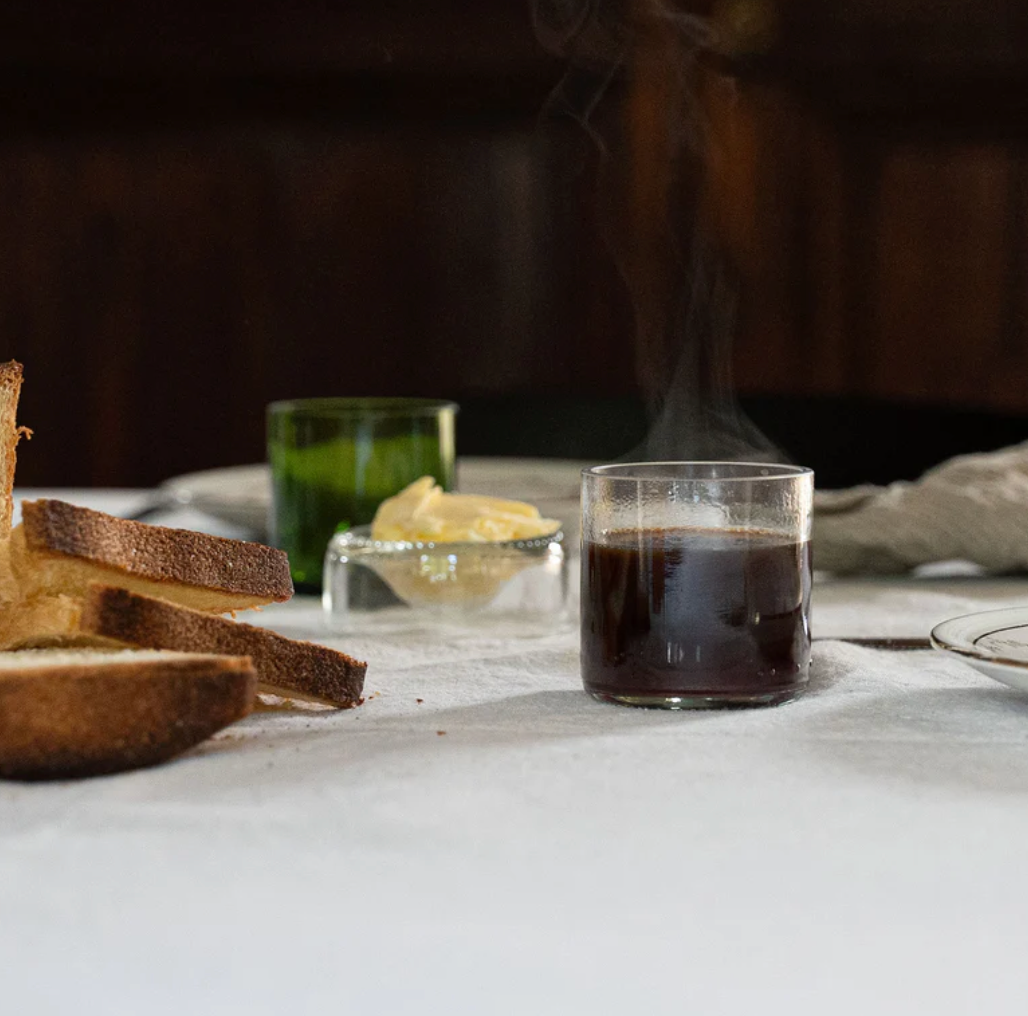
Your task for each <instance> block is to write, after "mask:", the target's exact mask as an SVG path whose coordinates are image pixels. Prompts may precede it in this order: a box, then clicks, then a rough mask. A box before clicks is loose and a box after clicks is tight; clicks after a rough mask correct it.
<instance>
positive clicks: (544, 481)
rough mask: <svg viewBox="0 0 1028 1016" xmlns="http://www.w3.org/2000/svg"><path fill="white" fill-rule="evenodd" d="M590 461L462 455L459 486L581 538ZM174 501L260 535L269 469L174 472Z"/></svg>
mask: <svg viewBox="0 0 1028 1016" xmlns="http://www.w3.org/2000/svg"><path fill="white" fill-rule="evenodd" d="M593 464H594V463H589V462H577V461H573V460H570V459H514V458H509V459H505V458H462V459H460V460H458V463H457V485H458V488H459V489H460V490H462V491H467V492H469V493H473V494H491V495H493V496H495V497H506V498H512V499H514V500H518V501H528V502H529V503H530V504H534V505H535V506H536V507H537V508H538V509H539V511H540V512H541V513H542V514H543V515H545V516H547V517H553V518H557V519H560V521H561V522H562V523H563V524H564V528H565V532H566V533H567V532H569V531H571V535H572V536H573V538H574V539H576V540H577V533H578V501H579V490H580V484H581V472H582V470H583V469H584V468H586V467H587V466H590V465H593ZM161 488H162V490H164V491H165V492H166V493H167V494H168V495H169V496H170V498H171V499H173V500H174V501H175V502H176V503H178V504H181V505H188V506H189V507H190V508H194V509H196V510H197V511H201V512H204V513H205V514H207V515H211V516H212V517H214V518H216V519H220V520H222V521H223V522H230V523H232V524H233V525H236V526H241V527H243V528H245V529H251V530H253V531H255V532H258V533H262V532H264V531H265V528H266V526H267V520H268V511H269V510H270V508H271V481H270V476H269V472H268V467H267V466H266V465H264V464H261V465H253V466H230V467H229V468H227V469H208V470H205V471H203V472H200V473H188V474H186V475H185V476H176V477H174V478H173V479H171V480H167V481H165V482H164V483H163V484H161Z"/></svg>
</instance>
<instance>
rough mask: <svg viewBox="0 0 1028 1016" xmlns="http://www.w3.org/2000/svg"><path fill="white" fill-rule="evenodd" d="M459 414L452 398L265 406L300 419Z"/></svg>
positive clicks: (362, 398) (333, 399)
mask: <svg viewBox="0 0 1028 1016" xmlns="http://www.w3.org/2000/svg"><path fill="white" fill-rule="evenodd" d="M447 410H451V411H452V412H454V413H457V412H459V411H460V406H459V405H458V404H457V403H456V402H454V401H453V400H452V399H430V398H422V397H419V396H409V397H408V396H404V395H395V396H393V395H387V396H377V395H354V396H349V395H340V396H331V395H330V396H324V397H321V398H317V397H315V398H308V399H279V400H277V401H275V402H270V403H269V404H268V414H269V415H271V414H280V413H293V414H296V415H299V416H329V417H361V416H380V417H385V416H435V415H437V414H439V413H441V412H445V411H447Z"/></svg>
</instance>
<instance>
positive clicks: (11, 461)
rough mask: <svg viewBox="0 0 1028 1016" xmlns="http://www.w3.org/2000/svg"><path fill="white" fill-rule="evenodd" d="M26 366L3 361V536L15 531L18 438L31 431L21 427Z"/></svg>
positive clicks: (0, 515)
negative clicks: (14, 496)
mask: <svg viewBox="0 0 1028 1016" xmlns="http://www.w3.org/2000/svg"><path fill="white" fill-rule="evenodd" d="M21 379H22V368H21V364H20V363H18V362H17V361H16V360H10V361H8V362H7V363H0V540H5V539H7V537H8V536H9V535H10V532H11V513H12V512H13V510H14V500H13V498H12V497H11V492H12V491H13V490H14V467H15V465H16V464H17V459H18V456H17V447H18V441H19V439H20V438H21V436H22V434H23V433H24V434H28V435H31V433H32V432H31V431H30V430H28V429H27V428H25V427H21V428H19V427H18V398H19V396H20V394H21Z"/></svg>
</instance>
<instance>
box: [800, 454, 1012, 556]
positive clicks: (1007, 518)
mask: <svg viewBox="0 0 1028 1016" xmlns="http://www.w3.org/2000/svg"><path fill="white" fill-rule="evenodd" d="M813 544H814V567H815V568H817V569H819V570H825V571H831V572H838V573H848V572H850V573H851V572H877V573H897V572H904V571H908V570H910V569H911V568H915V567H917V566H918V565H921V564H928V563H930V562H934V561H953V560H963V561H971V562H974V563H975V564H978V565H981V566H983V567H984V568H986V569H988V570H989V571H1028V442H1026V443H1024V444H1020V445H1015V446H1013V447H1011V448H1003V449H1001V450H1000V451H996V452H988V453H982V454H974V455H961V456H958V457H957V458H953V459H950V460H948V461H947V462H944V463H942V465H939V466H936V467H935V468H934V469H930V470H929V471H928V472H927V473H925V474H924V476H922V477H921V478H920V479H919V480H916V481H914V482H912V483H907V482H899V483H893V484H890V485H889V486H888V487H873V486H864V487H854V488H852V489H850V490H841V491H818V493H817V494H816V496H815V500H814V535H813Z"/></svg>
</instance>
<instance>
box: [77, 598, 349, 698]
mask: <svg viewBox="0 0 1028 1016" xmlns="http://www.w3.org/2000/svg"><path fill="white" fill-rule="evenodd" d="M79 630H80V631H81V632H83V633H88V634H89V635H92V636H95V637H98V638H103V639H116V640H118V641H121V642H124V643H127V644H130V645H134V646H145V647H150V648H153V649H179V650H183V651H192V652H206V653H229V654H231V655H236V656H249V657H251V658H252V659H253V662H254V666H255V667H256V668H257V675H258V678H259V680H260V681H261V683H262V684H268V685H273V686H275V688H279V689H283V688H284V689H289V690H292V691H296V692H300V693H302V694H304V695H308V696H311V697H313V698H317V699H320V700H322V701H325V702H329V703H331V704H332V705H335V706H338V707H340V708H344V709H345V708H349V707H351V706H354V705H357V704H358V703H359V702H360V699H361V692H362V691H363V689H364V675H365V672H366V671H367V669H368V665H367V664H366V663H362V662H360V661H358V660H355V659H353V658H352V657H350V656H347V655H346V654H345V653H341V652H339V651H338V650H335V649H329V648H328V647H327V646H322V645H318V644H317V643H315V642H299V641H296V640H294V639H288V638H286V637H285V636H283V635H279V634H277V633H276V632H273V631H268V630H267V629H265V628H258V627H255V626H254V625H251V624H245V623H243V622H242V621H231V620H228V619H227V618H223V617H217V616H214V615H212V614H205V613H202V612H201V611H198V610H190V609H189V608H188V607H181V606H179V605H178V604H175V603H169V602H167V601H165V600H159V599H156V598H154V597H151V596H140V595H138V594H137V593H132V592H129V591H128V590H126V589H117V588H113V587H111V586H102V585H96V584H94V585H92V586H90V589H89V593H88V595H87V597H86V600H85V603H84V605H83V609H82V616H81V618H80V620H79Z"/></svg>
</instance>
